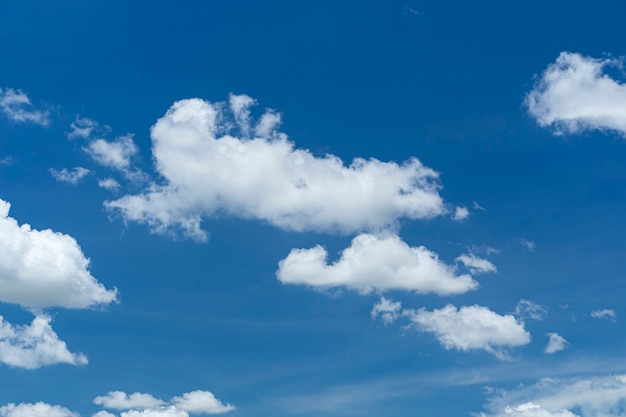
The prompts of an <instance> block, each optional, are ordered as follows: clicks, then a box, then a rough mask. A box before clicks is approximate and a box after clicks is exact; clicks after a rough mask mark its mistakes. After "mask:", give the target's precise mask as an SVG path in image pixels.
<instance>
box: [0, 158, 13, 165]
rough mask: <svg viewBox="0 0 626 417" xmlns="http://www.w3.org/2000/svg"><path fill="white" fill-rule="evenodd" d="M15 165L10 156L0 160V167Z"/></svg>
mask: <svg viewBox="0 0 626 417" xmlns="http://www.w3.org/2000/svg"><path fill="white" fill-rule="evenodd" d="M12 163H13V158H12V157H10V156H5V157H4V158H0V165H11V164H12Z"/></svg>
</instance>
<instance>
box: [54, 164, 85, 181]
mask: <svg viewBox="0 0 626 417" xmlns="http://www.w3.org/2000/svg"><path fill="white" fill-rule="evenodd" d="M90 172H91V171H90V170H88V169H87V168H83V167H75V168H72V169H67V168H63V169H60V170H57V169H54V168H50V175H52V176H53V177H54V179H56V180H57V181H60V182H66V183H68V184H72V185H76V184H78V183H80V182H81V181H82V180H83V179H84V178H85V177H86V176H87V175H89V173H90Z"/></svg>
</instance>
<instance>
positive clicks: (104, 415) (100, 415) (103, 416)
mask: <svg viewBox="0 0 626 417" xmlns="http://www.w3.org/2000/svg"><path fill="white" fill-rule="evenodd" d="M91 417H117V416H116V415H115V414H113V413H109V412H108V411H104V410H102V411H98V412H97V413H94V414H92V415H91Z"/></svg>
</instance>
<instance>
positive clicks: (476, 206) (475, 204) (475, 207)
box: [472, 201, 487, 211]
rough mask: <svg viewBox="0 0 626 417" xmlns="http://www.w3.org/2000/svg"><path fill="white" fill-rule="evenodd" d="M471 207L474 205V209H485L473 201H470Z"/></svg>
mask: <svg viewBox="0 0 626 417" xmlns="http://www.w3.org/2000/svg"><path fill="white" fill-rule="evenodd" d="M472 207H474V210H480V211H487V209H486V208H484V207H483V206H481V205H480V204H478V203H477V202H475V201H472Z"/></svg>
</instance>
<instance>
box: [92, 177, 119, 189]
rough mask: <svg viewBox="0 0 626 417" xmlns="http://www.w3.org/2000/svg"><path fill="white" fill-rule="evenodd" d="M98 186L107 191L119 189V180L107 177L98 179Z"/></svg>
mask: <svg viewBox="0 0 626 417" xmlns="http://www.w3.org/2000/svg"><path fill="white" fill-rule="evenodd" d="M98 187H100V188H104V189H105V190H107V191H117V190H119V189H120V187H121V186H120V183H119V182H117V181H116V180H114V179H113V178H110V177H109V178H104V179H102V180H98Z"/></svg>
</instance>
